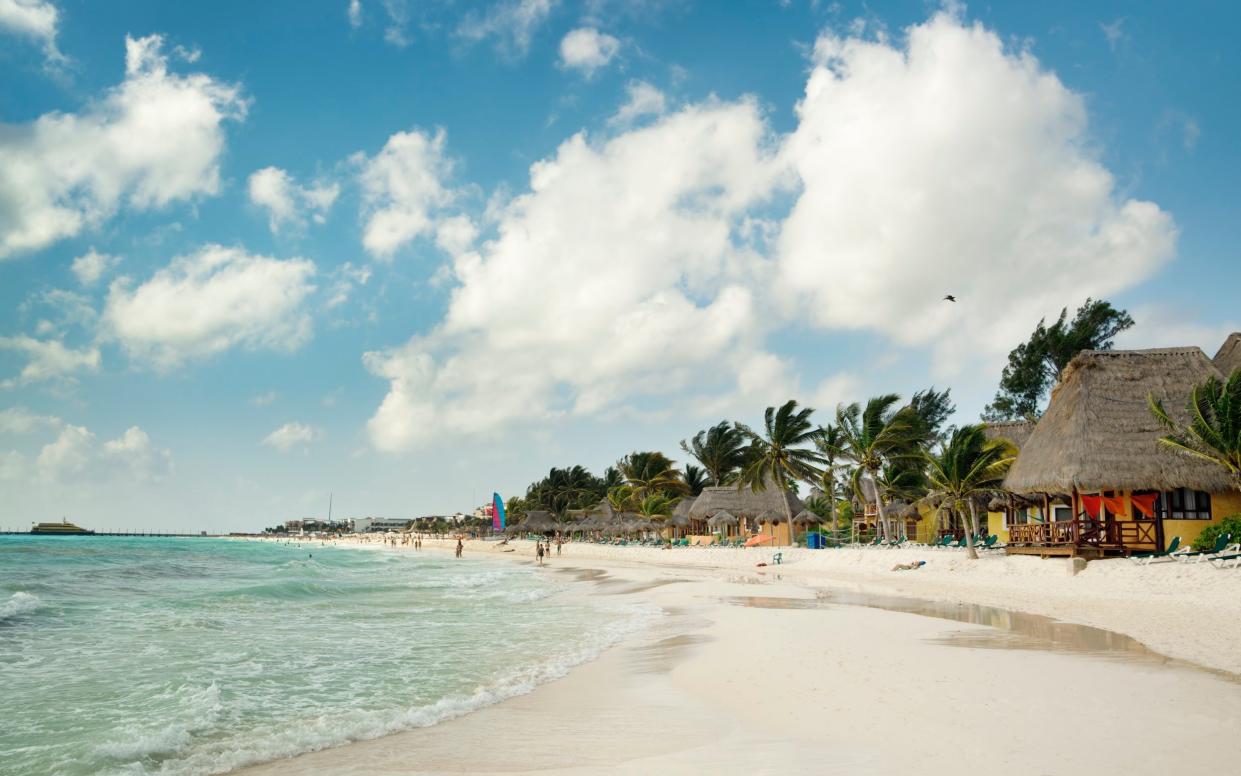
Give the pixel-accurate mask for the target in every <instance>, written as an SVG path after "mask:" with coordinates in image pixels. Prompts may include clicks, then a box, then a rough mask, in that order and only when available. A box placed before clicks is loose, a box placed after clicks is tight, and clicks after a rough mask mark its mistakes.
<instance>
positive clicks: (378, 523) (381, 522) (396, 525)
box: [366, 517, 413, 531]
mask: <svg viewBox="0 0 1241 776" xmlns="http://www.w3.org/2000/svg"><path fill="white" fill-rule="evenodd" d="M367 519H368V520H370V521H371V524H370V526H369V527H368V528H367V529H366V530H368V531H403V530H405V529H406V528H408V527H409V524H410V523H412V522H413V521H412V520H408V519H405V518H400V519H397V518H391V517H371V518H367Z"/></svg>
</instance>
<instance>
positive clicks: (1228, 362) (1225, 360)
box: [1211, 332, 1241, 377]
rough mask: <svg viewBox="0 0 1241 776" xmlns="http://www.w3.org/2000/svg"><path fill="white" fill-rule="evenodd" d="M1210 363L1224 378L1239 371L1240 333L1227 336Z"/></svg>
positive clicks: (1240, 362) (1240, 365)
mask: <svg viewBox="0 0 1241 776" xmlns="http://www.w3.org/2000/svg"><path fill="white" fill-rule="evenodd" d="M1211 361H1212V362H1214V364H1215V368H1216V369H1218V370H1219V371H1220V374H1222V375H1223V376H1224V377H1227V376H1228V375H1230V374H1232V373H1233V370H1235V369H1241V332H1233V333H1232V334H1229V335H1228V339H1226V340H1224V344H1223V345H1220V346H1219V352H1217V353H1216V354H1215V358H1213V359H1211Z"/></svg>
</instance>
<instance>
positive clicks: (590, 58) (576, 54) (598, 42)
mask: <svg viewBox="0 0 1241 776" xmlns="http://www.w3.org/2000/svg"><path fill="white" fill-rule="evenodd" d="M618 51H620V41H619V40H617V39H616V38H614V37H612V36H611V35H608V34H607V33H603V32H599V31H598V30H596V29H594V28H592V27H579V28H578V29H576V30H570V31H569V33H568V34H567V35H565V36H564V38H563V39H562V40H561V41H560V66H561V67H563V68H566V69H572V70H578V71H580V72H581V73H582V74H583V75H585V76H586V77H587V78H590V77H591V76H593V75H594V74H595V71H596V70H598V69H599V68H601V67H604V66H606V65H607V64H608V63H609V62H611V61H612V57H614V56H616V53H617V52H618Z"/></svg>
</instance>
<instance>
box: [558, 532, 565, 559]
mask: <svg viewBox="0 0 1241 776" xmlns="http://www.w3.org/2000/svg"><path fill="white" fill-rule="evenodd" d="M563 544H564V539H562V538H561V537H559V536H557V537H556V554H557V555H559V554H560V546H561V545H563Z"/></svg>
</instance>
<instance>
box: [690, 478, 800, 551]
mask: <svg viewBox="0 0 1241 776" xmlns="http://www.w3.org/2000/svg"><path fill="white" fill-rule="evenodd" d="M782 502H785V503H787V504H788V509H789V511H788V512H787V513H786V512H785V511H784V509H785V508H784V503H782ZM803 509H805V506H804V505H803V504H802V502H801V499H799V498H797V494H795V493H792V492H790V491H785V490H781V489H780V488H777V487H775V486H769V487H767V488H764V489H763V490H760V491H755V490H753V489H751V488H750V487H749V486H742V487H740V488H738V487H737V486H735V485H721V486H717V487H710V488H703V489H702V493H700V494H699V495H698V498H696V499H694V503H693V505H692V506H691V507H690V509H689V515H690V518H691V520H698V521H708V527H710V524H709V518H710V517H711V516H712V515H714V514H716V513H717V512H720V511H724V512H727V513H729V514H730V515H732V516H734V517H737V518H739V521H738V527H739V528H740V527H742V523H741V521H742V520H744V521H747V522H754V523H757V522H758V519H759V518H760V517H761V516H762V515H764V514H765V513H768V512H771V513H773V514H776V515H779V516H780V520H779V521H777V522H776V523H775V524H774V535H775V537H776V538H775V542H774V543H775V544H789V535H788V524H787V523H786V522H785V518H784V515H785V514H793V515H796V514H798V513H799V512H801V511H802V510H803Z"/></svg>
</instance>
